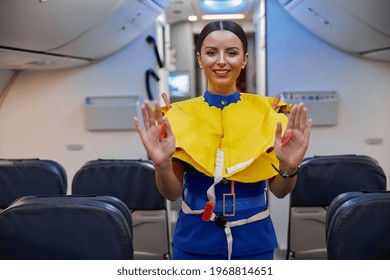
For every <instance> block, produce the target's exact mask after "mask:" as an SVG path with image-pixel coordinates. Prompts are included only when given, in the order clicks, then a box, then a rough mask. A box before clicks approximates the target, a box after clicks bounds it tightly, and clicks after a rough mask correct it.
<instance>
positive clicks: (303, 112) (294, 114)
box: [287, 102, 308, 133]
mask: <svg viewBox="0 0 390 280" xmlns="http://www.w3.org/2000/svg"><path fill="white" fill-rule="evenodd" d="M307 115H308V110H307V108H306V107H305V105H304V104H303V103H302V102H301V103H299V104H294V106H293V108H292V110H291V113H290V116H289V118H288V124H287V128H289V129H297V130H299V131H301V132H302V133H304V132H305V130H306V128H307V125H308V123H307Z"/></svg>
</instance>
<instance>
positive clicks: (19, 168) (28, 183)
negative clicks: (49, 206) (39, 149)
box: [0, 158, 67, 212]
mask: <svg viewBox="0 0 390 280" xmlns="http://www.w3.org/2000/svg"><path fill="white" fill-rule="evenodd" d="M66 188H67V174H66V171H65V169H64V168H63V166H62V165H61V164H60V163H58V162H56V161H53V160H47V159H38V158H34V159H0V212H1V211H2V210H3V209H5V208H6V207H8V206H9V205H10V204H11V203H12V202H13V201H15V200H16V199H18V198H20V197H22V196H30V195H32V196H35V195H65V194H66Z"/></svg>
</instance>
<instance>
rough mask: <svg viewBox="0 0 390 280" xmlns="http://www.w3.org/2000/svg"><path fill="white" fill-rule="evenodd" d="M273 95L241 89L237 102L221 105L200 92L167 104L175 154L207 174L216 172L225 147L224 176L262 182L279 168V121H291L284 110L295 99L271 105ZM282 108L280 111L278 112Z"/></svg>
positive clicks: (284, 125) (285, 122)
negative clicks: (276, 147) (275, 146)
mask: <svg viewBox="0 0 390 280" xmlns="http://www.w3.org/2000/svg"><path fill="white" fill-rule="evenodd" d="M273 103H274V98H273V97H264V96H259V95H254V94H246V93H241V98H240V100H239V101H238V102H237V103H231V104H229V106H226V107H224V108H223V109H219V108H216V107H214V106H209V104H208V103H207V102H205V101H204V97H203V96H200V97H196V98H192V99H189V100H185V101H181V102H176V103H173V104H172V107H171V109H169V110H167V108H166V107H163V108H162V110H163V113H164V115H165V117H167V118H168V119H169V123H170V124H171V127H172V131H173V133H174V135H175V137H176V151H175V153H174V155H173V157H175V158H178V159H180V160H182V161H184V162H187V163H189V164H190V165H192V166H193V167H194V168H196V169H197V170H198V171H200V172H202V173H204V174H205V175H207V176H210V177H213V176H214V174H215V164H216V151H217V150H218V149H219V150H223V152H224V168H223V177H224V178H226V179H229V180H234V181H239V182H258V181H261V180H265V179H269V178H271V177H273V176H275V175H276V174H277V173H276V171H275V170H274V169H273V168H272V166H271V163H273V164H274V165H276V166H278V159H277V158H276V156H275V152H274V151H269V150H270V148H272V147H273V144H274V140H275V130H276V124H277V122H278V121H279V122H281V123H282V127H283V130H284V129H285V128H286V125H287V120H288V119H287V117H286V115H285V114H282V113H287V112H288V111H289V110H290V109H291V105H287V103H285V102H282V101H280V102H279V104H278V106H277V108H276V109H273V108H272V105H273ZM280 112H281V113H280Z"/></svg>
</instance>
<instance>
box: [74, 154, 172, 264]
mask: <svg viewBox="0 0 390 280" xmlns="http://www.w3.org/2000/svg"><path fill="white" fill-rule="evenodd" d="M72 194H74V195H81V194H84V195H91V194H93V195H110V196H114V197H117V198H118V199H120V200H122V201H123V202H124V203H125V204H126V206H127V207H128V208H129V209H130V210H131V211H132V220H133V232H134V235H133V240H134V259H139V260H144V259H170V258H171V253H170V252H171V245H170V244H171V242H170V229H169V219H168V205H167V202H166V200H165V198H164V197H163V196H161V194H160V193H159V191H158V189H157V185H156V182H155V174H154V166H153V164H152V162H151V161H149V160H141V159H140V160H137V159H134V160H132V159H127V160H114V159H98V160H91V161H88V162H86V163H85V164H84V165H83V166H82V167H81V168H80V169H79V170H78V171H77V172H76V174H75V176H74V177H73V181H72Z"/></svg>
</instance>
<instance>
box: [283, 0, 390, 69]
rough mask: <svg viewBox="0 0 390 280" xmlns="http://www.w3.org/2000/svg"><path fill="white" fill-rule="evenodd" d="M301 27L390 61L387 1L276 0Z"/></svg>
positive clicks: (340, 45) (367, 55)
mask: <svg viewBox="0 0 390 280" xmlns="http://www.w3.org/2000/svg"><path fill="white" fill-rule="evenodd" d="M279 2H280V3H281V4H282V5H283V6H284V8H285V9H286V10H287V11H288V12H289V13H290V14H291V15H292V16H293V17H294V18H295V19H296V20H297V21H299V22H300V23H301V24H302V25H303V26H305V27H306V28H307V29H309V30H310V31H312V32H313V33H314V34H316V35H317V36H318V37H320V38H321V39H323V40H324V41H326V42H327V43H329V44H331V45H333V46H334V47H336V48H338V49H340V50H342V51H345V52H349V53H353V54H355V55H360V56H362V57H365V58H369V59H375V60H381V61H389V62H390V24H389V20H388V19H389V17H390V1H388V0H375V1H366V0H333V1H318V0H291V1H286V0H279Z"/></svg>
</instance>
